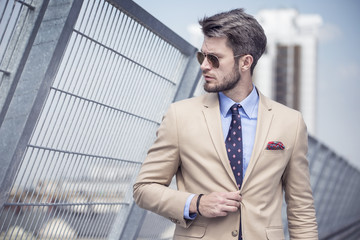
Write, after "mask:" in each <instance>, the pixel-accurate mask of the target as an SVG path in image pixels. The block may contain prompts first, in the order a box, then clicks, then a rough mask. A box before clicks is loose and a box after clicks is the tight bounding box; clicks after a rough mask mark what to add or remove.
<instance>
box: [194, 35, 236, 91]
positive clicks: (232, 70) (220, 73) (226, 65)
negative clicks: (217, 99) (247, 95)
mask: <svg viewBox="0 0 360 240" xmlns="http://www.w3.org/2000/svg"><path fill="white" fill-rule="evenodd" d="M201 52H202V53H204V54H205V55H206V54H213V55H215V56H217V58H218V59H219V67H218V68H215V67H214V66H212V64H211V63H210V62H209V60H208V58H205V59H204V61H203V63H202V64H201V66H200V68H201V70H202V73H203V76H204V80H205V84H204V89H205V91H207V92H223V91H228V90H230V89H233V88H234V87H235V86H236V84H237V83H238V82H239V81H240V79H241V76H240V72H239V68H238V64H237V62H235V59H234V54H233V52H232V50H231V48H229V47H228V46H227V45H226V38H208V37H205V39H204V43H203V45H202V47H201Z"/></svg>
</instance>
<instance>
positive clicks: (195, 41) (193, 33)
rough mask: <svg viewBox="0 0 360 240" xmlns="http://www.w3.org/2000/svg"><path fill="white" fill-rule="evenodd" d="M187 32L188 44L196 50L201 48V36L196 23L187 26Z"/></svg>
mask: <svg viewBox="0 0 360 240" xmlns="http://www.w3.org/2000/svg"><path fill="white" fill-rule="evenodd" d="M186 30H187V32H188V33H189V35H190V43H191V44H192V45H194V46H195V47H197V48H201V45H202V41H203V34H202V32H201V29H200V25H199V24H198V23H192V24H190V25H188V26H187V28H186Z"/></svg>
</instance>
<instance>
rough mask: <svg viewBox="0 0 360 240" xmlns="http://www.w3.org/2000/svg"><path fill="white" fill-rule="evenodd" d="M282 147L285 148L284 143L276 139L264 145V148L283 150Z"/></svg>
mask: <svg viewBox="0 0 360 240" xmlns="http://www.w3.org/2000/svg"><path fill="white" fill-rule="evenodd" d="M283 149H285V146H284V144H283V143H282V142H278V141H273V142H268V144H267V146H266V150H283Z"/></svg>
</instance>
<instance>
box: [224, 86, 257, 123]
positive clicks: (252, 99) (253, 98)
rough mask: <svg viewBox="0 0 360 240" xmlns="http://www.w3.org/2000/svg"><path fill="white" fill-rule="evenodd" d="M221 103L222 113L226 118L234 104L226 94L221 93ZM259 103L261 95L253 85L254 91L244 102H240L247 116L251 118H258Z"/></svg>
mask: <svg viewBox="0 0 360 240" xmlns="http://www.w3.org/2000/svg"><path fill="white" fill-rule="evenodd" d="M219 101H220V112H221V114H222V115H223V116H224V117H226V115H227V114H228V112H229V109H230V107H231V106H232V105H234V104H235V103H236V102H234V101H233V100H232V99H231V98H229V97H227V96H226V95H225V94H224V93H222V92H219ZM258 103H259V95H258V93H257V91H256V88H255V86H254V85H253V90H252V91H251V93H250V94H249V96H247V97H246V98H245V99H244V100H242V101H241V102H240V104H241V106H242V108H243V109H244V112H245V114H246V115H247V116H248V117H249V118H257V111H256V109H257V105H258Z"/></svg>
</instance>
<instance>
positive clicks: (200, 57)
mask: <svg viewBox="0 0 360 240" xmlns="http://www.w3.org/2000/svg"><path fill="white" fill-rule="evenodd" d="M244 55H246V54H243V55H236V56H234V58H235V57H242V56H244ZM196 58H197V60H198V62H199V63H200V65H201V64H202V63H203V62H204V60H205V58H207V60H208V62H209V63H210V65H211V66H212V67H213V68H218V67H219V66H220V62H219V58H218V57H217V56H216V55H214V54H211V53H208V54H205V53H203V52H197V54H196Z"/></svg>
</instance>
